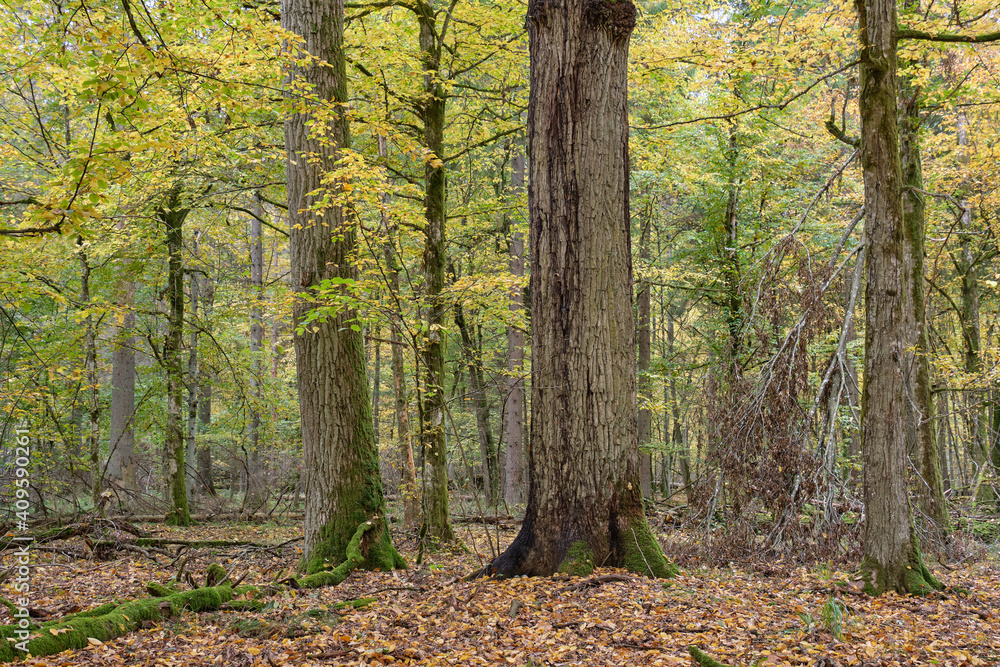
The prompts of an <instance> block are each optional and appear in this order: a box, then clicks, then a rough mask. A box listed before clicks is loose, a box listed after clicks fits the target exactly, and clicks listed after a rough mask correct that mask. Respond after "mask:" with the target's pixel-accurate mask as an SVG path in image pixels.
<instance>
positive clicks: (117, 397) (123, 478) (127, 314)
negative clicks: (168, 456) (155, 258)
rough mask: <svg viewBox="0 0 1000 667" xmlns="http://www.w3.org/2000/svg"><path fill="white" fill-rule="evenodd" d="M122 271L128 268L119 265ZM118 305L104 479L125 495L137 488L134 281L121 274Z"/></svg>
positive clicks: (112, 354)
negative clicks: (106, 464) (119, 311)
mask: <svg viewBox="0 0 1000 667" xmlns="http://www.w3.org/2000/svg"><path fill="white" fill-rule="evenodd" d="M122 270H123V271H126V272H127V271H128V269H127V268H126V267H122ZM117 300H118V307H119V308H121V309H122V311H123V312H122V314H121V316H120V317H121V318H120V320H119V324H118V326H117V328H116V330H115V335H114V341H115V342H114V351H113V352H112V353H111V423H110V426H109V430H108V470H107V476H108V481H109V482H110V483H111V484H114V485H118V486H120V487H121V488H122V489H123V490H124V491H125V493H126V494H128V496H131V494H134V493H135V492H136V491H137V490H138V486H137V485H136V478H135V432H134V430H133V420H134V419H135V336H134V335H133V330H134V328H135V283H134V282H133V281H132V279H131V278H130V277H125V278H124V279H123V280H122V282H121V284H120V285H119V288H118V299H117Z"/></svg>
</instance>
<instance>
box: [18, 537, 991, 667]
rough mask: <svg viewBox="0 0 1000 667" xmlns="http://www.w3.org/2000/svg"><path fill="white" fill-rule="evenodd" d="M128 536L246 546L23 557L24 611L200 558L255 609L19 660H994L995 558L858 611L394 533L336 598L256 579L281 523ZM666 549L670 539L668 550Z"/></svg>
mask: <svg viewBox="0 0 1000 667" xmlns="http://www.w3.org/2000/svg"><path fill="white" fill-rule="evenodd" d="M144 528H146V529H147V530H149V531H151V532H153V533H155V535H156V536H157V537H158V538H161V539H167V540H177V541H183V540H189V541H190V540H241V541H244V542H249V543H251V544H241V545H235V546H222V547H219V546H212V547H198V546H191V545H186V544H177V545H175V546H165V547H155V548H150V549H148V550H146V552H145V553H140V552H139V551H129V552H125V553H120V554H118V557H116V558H115V559H114V560H108V561H96V560H86V559H80V558H75V557H71V556H69V555H67V554H72V553H74V552H77V553H82V552H84V551H85V550H86V549H87V547H86V546H85V545H84V544H83V539H82V538H80V537H75V538H73V539H72V540H66V541H62V542H52V543H48V544H46V545H44V547H45V548H44V549H43V548H42V547H38V548H37V549H36V550H35V551H34V552H33V556H32V558H33V561H32V563H33V565H32V574H31V591H30V599H31V605H30V607H31V610H32V615H33V616H34V617H35V618H36V619H37V621H39V622H41V621H45V620H50V619H57V618H60V617H61V616H65V615H67V614H71V613H75V612H78V611H82V610H86V609H91V608H94V607H96V606H98V605H100V604H103V603H107V602H112V601H116V600H128V599H138V598H142V597H148V595H149V594H148V593H147V592H146V584H147V583H148V582H150V581H158V582H170V581H174V580H175V579H177V578H178V570H182V571H181V576H180V582H179V583H178V588H179V589H180V590H187V589H189V588H190V587H191V586H192V585H203V584H204V572H205V569H206V568H207V566H208V565H209V564H211V563H219V564H220V565H222V567H224V568H226V569H227V570H228V571H229V572H230V576H231V577H232V578H233V579H240V578H242V579H243V581H242V583H243V584H252V585H257V586H260V587H261V588H262V589H263V590H262V592H261V593H260V595H259V596H258V597H257V599H256V602H255V606H256V607H259V608H260V609H259V610H250V609H248V608H247V605H246V604H241V603H240V602H239V600H237V601H234V602H232V603H228V604H226V605H223V607H222V609H221V610H219V611H217V612H206V613H201V614H194V613H186V614H183V615H181V616H174V617H173V618H170V619H169V620H161V621H155V622H144V623H143V624H142V625H141V626H140V628H139V629H138V630H137V631H135V632H132V633H130V634H128V635H126V636H123V637H121V638H119V639H116V640H113V641H108V642H99V641H92V642H91V645H90V646H88V647H86V648H83V649H78V650H73V651H66V652H63V653H61V654H58V655H54V656H49V657H45V658H30V659H28V660H26V661H25V664H28V665H39V666H41V665H52V666H54V665H109V666H115V665H150V666H164V667H166V666H170V665H184V666H185V667H196V666H200V665H233V666H235V667H251V666H257V665H260V666H264V667H274V666H276V665H378V664H393V663H398V664H427V665H437V664H440V665H502V664H508V665H577V664H579V665H692V664H694V661H693V659H692V658H691V657H690V656H689V653H688V647H689V646H691V645H694V646H697V647H700V648H701V649H702V650H704V651H705V652H706V653H708V654H709V655H711V656H712V657H714V658H715V659H717V660H719V661H721V662H724V663H726V664H730V665H817V666H820V667H829V666H832V665H844V666H846V665H863V666H865V667H874V666H877V665H935V664H936V665H997V664H1000V618H998V613H1000V612H998V610H1000V567H998V561H997V557H996V551H995V549H994V550H993V551H992V552H991V551H990V550H989V549H985V548H984V549H980V550H979V551H977V552H976V554H975V556H974V557H973V558H969V559H966V560H965V561H964V562H961V563H959V564H957V565H955V564H952V565H949V567H950V568H954V569H946V568H944V567H941V566H940V565H938V564H933V563H932V569H933V570H934V571H935V574H937V575H938V576H940V577H941V578H943V580H944V581H946V582H947V584H948V585H949V589H948V590H947V591H945V592H944V593H943V594H935V595H932V596H930V597H927V598H905V597H900V596H897V595H885V596H883V597H880V598H875V599H873V598H868V597H866V596H864V595H862V594H861V593H860V592H859V589H860V587H859V585H858V583H857V582H855V581H853V580H852V579H853V574H852V572H850V571H847V570H845V569H844V568H846V567H847V566H846V565H845V566H843V567H838V566H836V565H831V564H823V565H819V566H813V567H804V566H800V565H796V564H793V563H784V562H771V563H768V564H766V565H760V566H758V567H756V568H753V569H741V568H739V567H731V566H724V567H706V566H704V565H701V564H698V563H696V562H688V563H686V564H685V562H684V561H683V560H682V563H681V564H682V569H681V573H680V574H679V575H678V576H677V577H676V578H674V579H671V580H651V579H645V578H642V577H636V576H634V575H632V574H628V573H625V572H621V571H614V570H606V569H602V570H598V571H597V572H596V573H595V574H594V575H592V576H588V577H558V578H541V579H526V578H516V579H511V580H505V581H498V580H490V579H479V580H474V581H464V580H463V578H464V577H465V575H467V574H469V573H470V572H472V571H474V570H476V569H477V568H479V567H480V566H481V564H482V562H484V560H486V559H488V558H489V548H488V547H487V545H488V543H489V542H488V540H489V538H490V537H492V538H493V539H494V540H496V538H497V536H499V538H500V541H501V545H502V544H503V542H504V541H507V540H510V539H512V538H513V536H514V534H515V532H514V530H513V529H512V527H511V526H509V525H508V526H506V527H504V528H501V527H498V526H495V525H494V526H490V527H489V535H487V534H486V533H484V531H483V529H481V528H478V527H469V526H463V533H464V537H463V539H464V541H465V543H466V545H468V546H469V548H470V551H469V552H431V553H429V554H427V555H425V558H424V563H423V564H422V565H421V566H416V565H414V563H415V561H416V543H415V541H414V540H413V539H409V538H407V537H406V536H404V535H400V534H397V535H395V539H396V543H397V545H398V546H400V548H401V551H402V553H403V554H404V555H405V557H406V558H407V561H408V562H409V563H410V565H411V568H410V569H409V570H405V571H400V572H355V573H353V574H352V575H351V576H350V577H348V579H347V580H346V581H344V582H343V583H342V584H340V585H339V586H336V587H330V588H322V589H318V590H296V589H294V588H291V587H288V586H271V587H269V584H272V583H273V582H276V581H279V580H281V579H283V578H285V577H286V576H287V575H288V574H291V573H292V570H293V568H294V566H295V563H296V560H297V558H298V557H299V555H300V552H299V547H300V543H299V542H297V541H296V537H297V536H298V533H299V526H298V525H297V524H296V525H288V526H276V525H264V526H261V525H235V526H234V525H229V526H219V525H208V526H198V527H194V528H190V529H179V528H168V527H164V526H161V525H146V526H144ZM680 539H683V536H681V535H678V534H677V532H676V531H675V533H674V534H673V535H672V536H671V537H670V540H671V541H672V542H673V541H677V540H680ZM667 551H668V553H669V552H670V545H669V544H668V546H667ZM181 563H183V568H182V566H181ZM13 564H14V556H13V554H12V553H10V552H8V553H6V554H4V555H3V557H2V565H3V567H4V568H7V567H10V566H11V565H13ZM188 575H190V576H188ZM13 586H14V582H13V581H12V580H10V579H8V580H7V582H6V583H4V584H3V586H2V589H4V590H0V595H3V596H4V597H7V598H8V599H11V598H16V597H17V594H16V592H15V591H14V589H13ZM242 597H243V598H245V597H246V596H242ZM345 602H347V603H348V604H344V603H345ZM0 614H2V617H0V623H10V622H11V617H10V614H9V612H8V610H6V609H2V610H0Z"/></svg>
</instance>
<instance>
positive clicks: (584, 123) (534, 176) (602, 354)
mask: <svg viewBox="0 0 1000 667" xmlns="http://www.w3.org/2000/svg"><path fill="white" fill-rule="evenodd" d="M634 25H635V7H634V5H633V4H632V3H631V2H628V1H624V2H621V1H619V2H611V3H596V2H586V3H578V2H570V1H569V0H549V1H546V0H531V2H530V3H529V5H528V34H529V45H530V57H531V94H530V102H529V108H528V154H529V156H530V160H529V169H530V173H529V179H528V183H529V186H528V202H529V214H530V220H531V242H530V247H531V269H532V286H531V306H532V322H531V325H532V326H531V340H532V354H533V358H532V371H531V373H532V376H531V392H532V397H531V435H530V438H531V440H530V446H529V447H528V448H527V458H528V466H527V467H528V502H527V507H526V509H525V517H524V521H523V523H522V524H521V530H520V532H519V533H518V535H517V537H516V538H515V539H514V541H513V542H512V543H511V544H510V546H509V547H508V548H507V550H506V551H504V552H503V553H502V554H501V555H500V556H499V557H498V558H497V559H496V560H494V561H493V562H492V563H491V565H490V566H489V568H488V570H489V571H491V572H493V573H495V574H497V575H502V576H513V575H522V574H524V575H542V576H544V575H549V574H552V573H553V572H556V571H566V572H571V573H583V572H586V571H588V570H590V569H592V568H593V567H595V566H598V565H604V566H610V567H626V568H628V569H630V570H633V571H636V572H641V573H645V574H649V575H653V576H666V575H669V574H670V573H671V568H670V566H669V565H668V564H667V561H666V559H665V558H664V557H663V552H662V549H661V547H660V545H659V543H658V542H657V541H656V538H655V537H654V536H653V533H652V531H651V530H650V528H649V524H648V523H647V521H646V517H645V515H644V513H643V506H642V497H641V495H640V492H639V448H638V442H637V434H636V385H635V329H634V317H633V311H632V303H633V301H632V282H631V281H632V266H631V265H632V252H631V239H630V236H631V234H630V225H629V208H628V186H629V168H628V120H627V101H626V68H627V60H628V40H629V35H630V34H631V32H632V28H633V27H634Z"/></svg>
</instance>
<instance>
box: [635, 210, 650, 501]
mask: <svg viewBox="0 0 1000 667" xmlns="http://www.w3.org/2000/svg"><path fill="white" fill-rule="evenodd" d="M650 217H652V216H651V214H647V215H645V216H643V221H642V233H641V234H640V236H639V259H640V260H641V261H642V263H643V264H644V265H645V264H647V263H648V262H649V257H650V255H649V226H650ZM649 292H650V285H649V281H648V280H643V281H642V282H640V283H639V295H638V300H639V369H638V373H639V378H638V385H639V421H638V436H639V488H640V489H641V490H642V497H643V498H650V499H651V498H652V497H653V458H652V455H651V454H650V450H649V447H650V446H651V441H652V439H653V411H652V409H650V407H649V406H650V403H651V402H652V400H653V381H652V379H651V378H650V377H649V362H650V359H651V356H652V350H651V347H650V346H651V342H652V335H653V330H652V326H651V325H650V319H651V317H650V310H651V308H650V299H649V296H650V293H649Z"/></svg>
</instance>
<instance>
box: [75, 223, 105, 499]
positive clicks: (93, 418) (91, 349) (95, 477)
mask: <svg viewBox="0 0 1000 667" xmlns="http://www.w3.org/2000/svg"><path fill="white" fill-rule="evenodd" d="M77 243H78V244H79V245H80V302H81V303H82V304H83V307H84V308H85V309H89V308H90V264H89V261H88V258H87V246H86V245H85V244H84V242H83V239H82V238H80V239H79V240H78V241H77ZM84 354H85V358H86V361H85V364H86V396H87V430H86V436H85V437H86V439H87V444H88V447H87V451H88V452H89V456H90V495H91V501H92V502H93V503H94V506H95V507H96V506H97V504H98V502H99V501H100V495H101V486H102V479H103V475H102V474H101V473H102V470H101V458H100V456H101V422H100V417H101V403H100V400H99V399H100V393H99V392H100V385H99V384H98V381H97V338H96V335H95V332H94V318H93V316H92V315H91V314H90V313H89V312H88V313H87V316H86V317H85V318H84Z"/></svg>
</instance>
